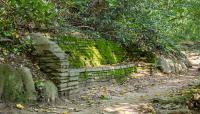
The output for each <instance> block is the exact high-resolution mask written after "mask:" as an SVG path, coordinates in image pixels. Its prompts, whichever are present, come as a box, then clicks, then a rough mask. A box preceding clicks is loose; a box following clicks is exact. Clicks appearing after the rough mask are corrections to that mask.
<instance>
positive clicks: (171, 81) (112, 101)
mask: <svg viewBox="0 0 200 114" xmlns="http://www.w3.org/2000/svg"><path fill="white" fill-rule="evenodd" d="M187 55H188V58H189V60H190V61H191V62H192V64H193V67H192V68H191V69H189V70H188V71H187V73H186V74H184V75H176V76H174V75H166V74H162V73H159V72H158V73H155V74H154V75H153V76H149V71H148V70H147V69H146V68H143V69H141V70H140V71H139V72H138V73H136V74H133V75H132V76H131V78H130V79H129V80H128V81H127V82H126V83H125V84H123V85H119V84H117V83H116V82H115V81H111V82H109V83H102V84H98V85H96V86H91V87H90V88H88V89H85V90H83V91H82V92H81V93H80V98H79V99H76V100H72V101H67V100H66V104H65V103H64V104H62V105H60V106H58V105H56V106H48V107H45V106H42V105H40V104H36V105H34V106H26V108H25V110H22V111H21V110H17V109H15V106H14V105H4V104H1V103H0V107H1V108H0V109H1V110H0V112H3V114H6V113H9V114H50V113H51V114H63V113H64V112H65V111H66V112H68V113H70V114H142V113H153V112H154V109H153V107H152V106H151V103H150V102H151V100H152V98H155V97H157V96H166V95H168V94H170V93H174V92H177V91H178V89H181V88H187V87H189V86H193V85H194V84H195V82H197V75H198V70H197V69H198V64H199V63H200V56H199V55H198V54H197V53H188V54H187ZM102 95H103V97H102ZM63 100H64V99H63ZM7 106H9V107H7ZM27 107H29V108H27Z"/></svg>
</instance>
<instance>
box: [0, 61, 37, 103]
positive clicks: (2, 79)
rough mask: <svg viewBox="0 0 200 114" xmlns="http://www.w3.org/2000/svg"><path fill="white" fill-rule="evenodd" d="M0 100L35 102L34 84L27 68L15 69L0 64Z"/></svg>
mask: <svg viewBox="0 0 200 114" xmlns="http://www.w3.org/2000/svg"><path fill="white" fill-rule="evenodd" d="M0 100H3V101H10V102H15V101H27V100H36V96H35V87H34V82H33V79H32V74H31V72H30V70H29V69H28V68H25V67H24V68H23V67H22V68H19V69H15V68H13V67H12V66H10V65H7V64H0Z"/></svg>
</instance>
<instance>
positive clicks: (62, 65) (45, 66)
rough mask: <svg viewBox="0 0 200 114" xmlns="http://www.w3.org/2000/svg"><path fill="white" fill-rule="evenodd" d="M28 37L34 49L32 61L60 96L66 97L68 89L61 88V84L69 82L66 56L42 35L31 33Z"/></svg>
mask: <svg viewBox="0 0 200 114" xmlns="http://www.w3.org/2000/svg"><path fill="white" fill-rule="evenodd" d="M30 36H31V40H32V45H33V48H34V51H33V53H32V55H33V56H34V60H35V61H36V62H37V63H38V65H39V67H40V69H41V70H42V71H43V72H45V73H46V74H47V75H48V78H49V79H51V80H52V81H53V82H54V83H55V84H56V86H57V87H58V90H59V91H62V94H61V96H68V93H69V88H68V87H66V88H65V89H63V88H61V87H62V86H61V85H62V83H63V82H65V83H68V81H69V72H68V66H69V64H68V61H67V55H66V54H65V53H64V52H63V51H62V50H61V49H60V47H59V46H58V45H57V44H56V43H55V42H52V41H50V40H48V39H47V38H45V37H43V35H41V34H39V33H32V34H31V35H30ZM74 89H77V88H74Z"/></svg>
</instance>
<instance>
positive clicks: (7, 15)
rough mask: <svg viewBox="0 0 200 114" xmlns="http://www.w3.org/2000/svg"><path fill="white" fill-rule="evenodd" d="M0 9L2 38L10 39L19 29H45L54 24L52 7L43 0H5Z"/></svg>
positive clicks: (0, 33) (54, 14)
mask: <svg viewBox="0 0 200 114" xmlns="http://www.w3.org/2000/svg"><path fill="white" fill-rule="evenodd" d="M0 9H1V12H0V31H1V32H0V35H1V36H3V37H5V36H6V37H12V35H13V33H14V32H15V34H16V32H19V30H20V31H21V29H22V30H24V29H25V30H27V29H34V28H46V27H48V26H51V25H52V23H54V19H55V18H54V17H55V16H56V13H55V9H54V5H53V4H52V3H49V2H46V1H43V0H5V1H3V2H2V5H0ZM18 37H19V36H18ZM18 37H17V38H18Z"/></svg>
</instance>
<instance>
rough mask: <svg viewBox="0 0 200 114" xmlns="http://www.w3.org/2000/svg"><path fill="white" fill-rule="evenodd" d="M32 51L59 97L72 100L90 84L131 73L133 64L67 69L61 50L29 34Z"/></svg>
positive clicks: (66, 61)
mask: <svg viewBox="0 0 200 114" xmlns="http://www.w3.org/2000/svg"><path fill="white" fill-rule="evenodd" d="M31 39H32V45H33V48H34V51H33V53H32V55H33V56H34V57H35V58H34V59H35V61H36V62H37V63H38V65H39V67H40V69H41V70H42V71H43V72H45V73H46V74H47V75H48V78H49V79H51V80H52V81H53V82H54V84H56V86H57V88H58V91H59V93H60V96H65V97H67V98H72V97H74V96H75V95H76V94H78V92H79V87H84V86H87V85H89V84H91V83H92V82H100V81H108V80H110V79H113V78H122V77H124V76H126V75H128V74H130V73H131V72H132V71H133V66H134V65H133V64H129V65H118V66H103V67H97V68H82V69H69V62H68V60H67V55H66V54H65V53H64V52H63V50H61V48H60V47H59V46H58V45H57V44H56V43H55V42H52V41H50V40H48V39H47V38H45V37H43V36H42V35H41V34H39V33H32V34H31Z"/></svg>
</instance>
